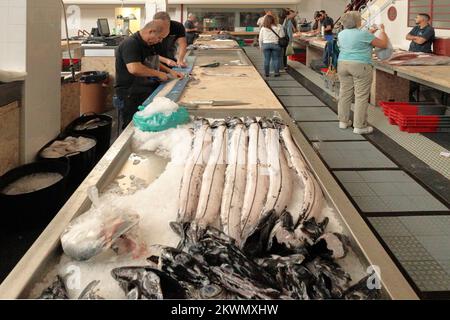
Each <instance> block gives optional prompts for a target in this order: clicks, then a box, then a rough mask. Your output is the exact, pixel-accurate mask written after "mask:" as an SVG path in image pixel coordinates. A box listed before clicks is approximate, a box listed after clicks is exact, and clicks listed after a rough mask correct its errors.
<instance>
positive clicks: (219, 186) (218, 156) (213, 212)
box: [195, 121, 227, 228]
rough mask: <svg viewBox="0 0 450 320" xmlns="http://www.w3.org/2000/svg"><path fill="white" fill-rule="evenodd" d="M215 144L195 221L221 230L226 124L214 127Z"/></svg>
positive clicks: (217, 124) (203, 181) (222, 122)
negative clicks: (220, 215)
mask: <svg viewBox="0 0 450 320" xmlns="http://www.w3.org/2000/svg"><path fill="white" fill-rule="evenodd" d="M212 127H213V128H214V129H213V130H214V132H213V143H212V147H211V153H210V157H209V160H208V164H207V165H206V167H205V170H204V173H203V177H202V184H201V190H200V197H199V201H198V206H197V213H196V216H195V220H196V221H197V222H198V223H200V224H201V225H204V226H212V227H215V228H220V217H219V214H220V206H221V203H222V194H223V188H224V184H225V170H226V167H227V164H226V147H227V139H226V126H225V122H224V121H221V122H217V123H214V124H213V125H212Z"/></svg>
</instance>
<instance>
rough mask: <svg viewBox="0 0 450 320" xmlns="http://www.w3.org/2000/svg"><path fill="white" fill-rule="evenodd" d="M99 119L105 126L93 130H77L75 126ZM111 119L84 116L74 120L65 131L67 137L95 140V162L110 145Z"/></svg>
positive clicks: (98, 115) (102, 116)
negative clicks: (74, 136) (79, 136)
mask: <svg viewBox="0 0 450 320" xmlns="http://www.w3.org/2000/svg"><path fill="white" fill-rule="evenodd" d="M96 118H99V119H101V120H103V121H106V122H108V124H107V125H103V126H98V127H96V128H93V129H84V130H79V129H77V126H79V125H83V124H86V123H87V122H89V121H91V120H94V119H96ZM112 122H113V119H112V118H111V117H110V116H107V115H103V114H95V113H93V114H85V115H82V116H81V117H79V118H78V119H76V120H74V121H73V122H72V123H71V124H69V125H68V126H67V128H66V130H65V134H67V135H76V134H79V135H88V136H92V137H95V139H97V161H98V160H100V159H101V158H102V157H103V156H104V155H105V153H106V151H108V149H109V147H110V145H111V129H112Z"/></svg>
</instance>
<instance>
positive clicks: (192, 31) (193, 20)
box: [184, 13, 200, 46]
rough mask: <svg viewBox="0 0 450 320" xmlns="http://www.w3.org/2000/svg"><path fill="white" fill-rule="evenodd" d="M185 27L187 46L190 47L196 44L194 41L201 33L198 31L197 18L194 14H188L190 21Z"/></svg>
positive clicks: (187, 21) (188, 20)
mask: <svg viewBox="0 0 450 320" xmlns="http://www.w3.org/2000/svg"><path fill="white" fill-rule="evenodd" d="M184 27H185V28H186V40H187V45H188V46H190V45H191V44H194V41H195V39H196V38H197V36H198V34H199V32H200V30H199V29H198V22H197V17H196V16H195V15H194V14H193V13H189V14H188V19H187V20H186V22H185V23H184Z"/></svg>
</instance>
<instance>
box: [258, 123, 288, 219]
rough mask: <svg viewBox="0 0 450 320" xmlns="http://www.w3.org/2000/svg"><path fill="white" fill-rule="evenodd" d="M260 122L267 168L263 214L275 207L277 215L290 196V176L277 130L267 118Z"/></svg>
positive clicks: (285, 205) (284, 206)
mask: <svg viewBox="0 0 450 320" xmlns="http://www.w3.org/2000/svg"><path fill="white" fill-rule="evenodd" d="M260 124H261V127H262V128H263V133H264V138H265V143H266V150H267V165H268V169H269V193H268V195H267V202H266V205H265V207H264V209H263V214H266V213H267V212H269V211H270V210H273V209H275V211H276V213H277V215H278V217H279V216H280V215H281V213H282V212H283V210H284V209H286V207H287V205H288V204H289V201H290V200H291V197H292V184H293V181H292V176H291V172H290V169H289V167H288V164H287V160H286V157H285V155H284V150H283V148H282V147H281V143H280V133H279V130H278V129H276V128H275V125H274V124H273V123H272V121H271V120H268V119H264V118H263V119H261V120H260Z"/></svg>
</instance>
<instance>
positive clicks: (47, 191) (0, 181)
mask: <svg viewBox="0 0 450 320" xmlns="http://www.w3.org/2000/svg"><path fill="white" fill-rule="evenodd" d="M36 173H59V174H60V175H61V176H62V179H61V180H59V181H57V182H55V183H53V184H51V185H49V186H48V187H45V188H43V189H40V190H36V191H32V192H29V193H21V194H14V195H12V194H10V195H8V194H5V193H4V190H5V188H6V187H7V186H9V185H10V184H12V183H14V182H16V181H17V180H19V179H21V178H23V177H26V176H29V175H32V174H36ZM68 174H69V163H68V162H67V161H65V162H64V161H50V160H48V161H39V162H35V163H31V164H28V165H24V166H21V167H18V168H15V169H13V170H11V171H9V172H7V173H5V174H4V175H3V176H1V177H0V212H1V214H2V223H1V224H0V225H1V227H0V228H1V229H3V228H7V229H8V230H11V229H15V230H27V229H31V228H36V227H44V226H46V225H48V224H49V223H50V221H51V220H52V219H53V218H54V216H55V215H56V214H57V213H58V211H59V209H60V208H61V207H62V205H63V204H64V201H65V194H66V184H67V177H68ZM4 230H5V229H4Z"/></svg>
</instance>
